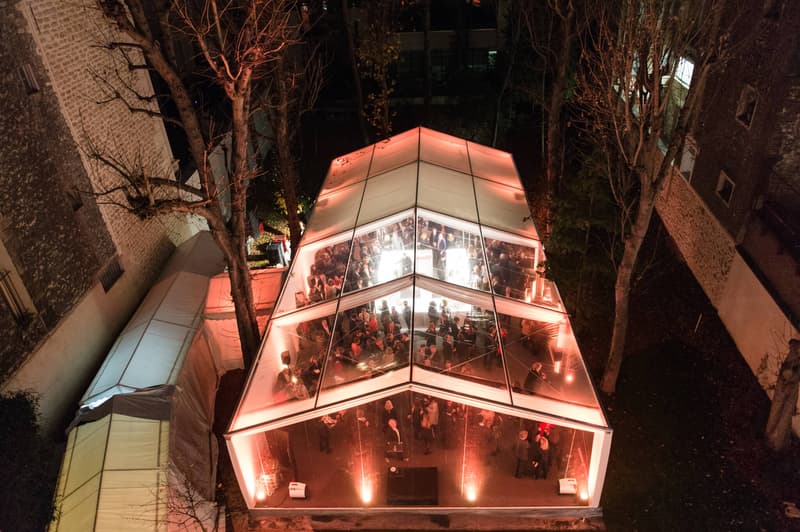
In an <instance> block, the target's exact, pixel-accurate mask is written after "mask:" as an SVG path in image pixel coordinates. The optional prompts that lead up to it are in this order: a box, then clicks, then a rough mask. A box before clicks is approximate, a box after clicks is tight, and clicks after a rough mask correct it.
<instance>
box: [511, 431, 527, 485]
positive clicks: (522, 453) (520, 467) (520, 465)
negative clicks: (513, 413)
mask: <svg viewBox="0 0 800 532" xmlns="http://www.w3.org/2000/svg"><path fill="white" fill-rule="evenodd" d="M530 448H531V444H530V443H528V431H527V430H521V431H519V437H518V438H517V442H516V443H515V444H514V456H515V457H516V459H517V466H516V468H515V469H514V477H515V478H520V477H523V476H525V473H526V472H527V471H528V462H529V461H530V456H529V455H530Z"/></svg>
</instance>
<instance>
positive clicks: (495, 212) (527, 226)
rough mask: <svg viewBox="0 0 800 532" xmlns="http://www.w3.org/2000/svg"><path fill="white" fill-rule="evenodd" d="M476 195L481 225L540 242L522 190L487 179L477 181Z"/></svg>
mask: <svg viewBox="0 0 800 532" xmlns="http://www.w3.org/2000/svg"><path fill="white" fill-rule="evenodd" d="M475 195H476V196H477V198H478V215H479V216H480V220H481V225H488V226H490V227H495V228H498V229H504V230H506V231H511V232H512V233H517V234H520V235H523V236H526V237H529V238H535V239H537V240H538V238H539V236H538V234H537V233H536V228H535V227H534V225H533V221H532V220H531V210H530V208H529V207H528V203H527V201H526V199H525V193H524V192H522V190H520V189H516V188H512V187H507V186H504V185H500V184H498V183H494V182H492V181H486V180H485V179H475Z"/></svg>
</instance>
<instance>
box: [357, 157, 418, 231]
mask: <svg viewBox="0 0 800 532" xmlns="http://www.w3.org/2000/svg"><path fill="white" fill-rule="evenodd" d="M416 197H417V164H416V163H412V164H407V165H405V166H401V167H400V168H397V169H395V170H390V171H389V172H386V173H384V174H381V175H379V176H376V177H373V178H371V179H370V180H369V181H367V188H366V190H365V191H364V201H363V202H361V210H360V211H359V213H358V225H362V224H366V223H369V222H372V221H374V220H378V219H379V218H383V217H385V216H386V215H387V214H391V213H395V212H398V211H400V210H404V209H409V208H411V207H413V206H414V200H416Z"/></svg>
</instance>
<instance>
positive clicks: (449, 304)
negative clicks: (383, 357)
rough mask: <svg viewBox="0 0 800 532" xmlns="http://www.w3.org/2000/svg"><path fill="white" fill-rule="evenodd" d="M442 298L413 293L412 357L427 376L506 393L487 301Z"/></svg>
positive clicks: (496, 333)
mask: <svg viewBox="0 0 800 532" xmlns="http://www.w3.org/2000/svg"><path fill="white" fill-rule="evenodd" d="M475 295H476V296H477V297H475V298H471V299H467V298H463V297H460V298H458V297H453V296H452V294H451V295H447V296H444V295H442V294H441V293H437V292H432V291H430V290H427V289H425V288H421V287H419V286H418V287H417V288H416V299H415V301H416V302H415V306H414V334H413V337H412V342H411V346H412V350H413V353H412V356H413V359H414V364H415V365H418V366H421V367H422V368H424V369H425V370H427V371H435V372H440V373H443V374H445V375H447V376H450V377H458V378H460V379H467V380H470V381H472V382H475V383H478V384H482V385H485V386H491V387H494V388H507V386H506V376H505V372H504V370H503V358H502V356H501V351H500V336H502V330H501V329H498V327H497V321H496V320H495V316H494V313H493V310H492V309H493V307H492V302H491V299H490V298H489V297H488V296H482V295H481V294H475Z"/></svg>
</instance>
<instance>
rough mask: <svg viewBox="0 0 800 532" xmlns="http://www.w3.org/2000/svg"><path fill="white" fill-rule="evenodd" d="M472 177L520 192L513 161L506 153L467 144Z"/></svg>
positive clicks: (471, 143) (520, 186)
mask: <svg viewBox="0 0 800 532" xmlns="http://www.w3.org/2000/svg"><path fill="white" fill-rule="evenodd" d="M467 146H468V149H469V159H470V162H471V163H472V175H474V176H475V177H481V178H483V179H488V180H489V181H494V182H496V183H501V184H503V185H506V186H509V187H514V188H518V189H520V190H522V183H520V181H519V176H518V175H517V169H516V167H515V166H514V159H513V158H512V157H511V154H510V153H508V152H504V151H500V150H496V149H494V148H490V147H489V146H483V145H481V144H475V143H474V142H467Z"/></svg>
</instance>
